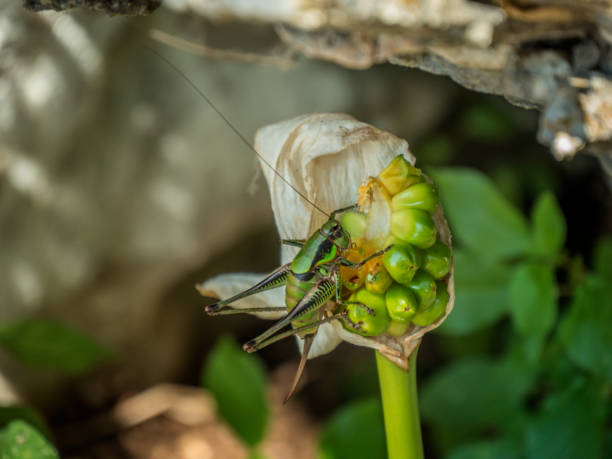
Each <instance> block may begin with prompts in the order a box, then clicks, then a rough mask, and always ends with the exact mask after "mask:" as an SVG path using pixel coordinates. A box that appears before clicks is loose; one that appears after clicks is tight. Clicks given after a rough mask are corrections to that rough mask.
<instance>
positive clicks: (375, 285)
mask: <svg viewBox="0 0 612 459" xmlns="http://www.w3.org/2000/svg"><path fill="white" fill-rule="evenodd" d="M391 284H393V279H391V276H390V275H389V273H388V272H387V270H386V269H385V268H384V267H383V265H382V263H380V262H377V263H375V264H374V265H373V266H372V267H371V268H370V269H369V270H368V274H366V278H365V288H366V289H367V290H368V291H370V292H372V293H378V294H381V295H382V294H383V293H385V292H386V291H387V289H388V288H389V287H391Z"/></svg>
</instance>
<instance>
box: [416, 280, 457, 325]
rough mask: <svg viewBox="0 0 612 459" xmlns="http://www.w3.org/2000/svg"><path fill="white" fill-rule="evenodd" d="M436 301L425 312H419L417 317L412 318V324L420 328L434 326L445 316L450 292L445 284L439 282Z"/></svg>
mask: <svg viewBox="0 0 612 459" xmlns="http://www.w3.org/2000/svg"><path fill="white" fill-rule="evenodd" d="M436 284H437V287H436V288H437V291H438V294H437V295H436V300H435V301H434V302H433V304H432V305H431V306H429V307H428V308H425V309H423V310H419V312H417V313H416V315H415V316H414V317H413V318H412V323H413V324H415V325H418V326H420V327H426V326H427V325H430V324H433V323H434V322H435V321H436V320H438V319H439V318H440V317H442V316H443V315H444V313H445V312H446V305H447V304H448V299H449V295H448V291H447V290H446V285H444V283H443V282H437V283H436Z"/></svg>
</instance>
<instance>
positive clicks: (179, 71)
mask: <svg viewBox="0 0 612 459" xmlns="http://www.w3.org/2000/svg"><path fill="white" fill-rule="evenodd" d="M144 46H145V48H147V49H148V50H149V51H151V52H152V53H153V54H155V55H156V56H157V57H159V58H160V59H161V60H163V61H164V62H165V63H166V64H168V65H169V66H170V68H171V69H172V70H174V71H175V72H176V73H177V74H178V75H179V76H180V77H181V78H182V79H183V80H185V82H186V83H187V84H188V85H189V86H191V88H192V89H193V90H194V91H195V92H197V93H198V94H199V95H200V96H201V97H202V99H204V100H205V101H206V102H207V103H208V105H210V107H211V108H212V109H213V110H214V111H215V112H216V113H217V115H219V118H221V119H222V120H223V121H225V124H227V125H228V126H229V128H230V129H231V130H232V131H234V133H235V134H236V135H237V136H238V137H239V138H240V140H242V141H243V142H244V143H245V144H246V146H248V147H249V148H250V149H251V150H252V151H253V153H255V154H256V155H257V157H258V158H259V159H260V160H261V162H263V163H264V164H265V165H266V166H268V167H269V168H270V169H271V170H272V172H274V173H275V174H276V175H277V176H278V178H280V179H281V180H282V181H283V182H285V183H286V184H287V185H288V186H289V187H290V188H291V189H292V190H293V191H295V192H296V193H297V194H298V195H299V196H300V197H301V198H302V199H303V200H304V201H306V202H307V203H308V204H310V205H311V206H312V207H314V208H315V209H317V210H318V211H319V212H321V213H322V214H324V215H325V216H327V217H329V214H328V213H327V212H325V211H324V210H323V209H321V208H320V207H319V206H317V205H316V204H315V203H314V202H312V201H311V200H310V199H308V198H307V197H306V196H305V195H304V194H303V193H302V192H301V191H300V190H298V189H297V188H296V187H294V186H293V185H292V184H291V183H290V182H289V181H288V180H287V179H286V178H285V177H283V176H282V175H281V173H280V172H278V171H277V170H276V169H275V168H274V167H273V166H272V164H270V163H269V162H268V161H267V160H266V158H264V157H263V156H262V155H261V154H259V153H258V152H257V150H255V148H254V147H253V145H251V143H250V142H249V141H248V140H247V139H246V138H245V137H244V136H243V135H242V134H241V133H240V131H239V130H238V129H236V128H235V127H234V125H233V124H232V123H230V121H229V120H228V119H227V118H226V117H225V116H224V115H223V113H221V110H219V109H218V108H217V106H216V105H215V104H213V102H212V101H211V100H210V99H209V98H208V96H207V95H206V94H204V92H203V91H202V90H201V89H200V88H198V87H197V86H196V85H195V83H194V82H193V81H191V80H190V79H189V78H187V75H185V73H184V72H183V71H182V70H181V69H180V68H178V67H177V66H176V65H174V63H173V62H172V61H170V60H169V59H168V58H167V57H165V56H164V55H163V54H161V53H159V52H158V51H156V50H154V49H153V48H151V47H150V46H147V45H144Z"/></svg>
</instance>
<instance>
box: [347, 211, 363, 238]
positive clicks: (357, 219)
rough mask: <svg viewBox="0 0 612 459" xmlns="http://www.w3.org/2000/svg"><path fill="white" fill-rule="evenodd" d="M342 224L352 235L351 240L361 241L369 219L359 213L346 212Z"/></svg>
mask: <svg viewBox="0 0 612 459" xmlns="http://www.w3.org/2000/svg"><path fill="white" fill-rule="evenodd" d="M340 223H341V224H342V228H344V229H345V230H346V231H348V233H349V234H350V235H351V239H359V238H361V237H362V236H363V233H364V231H365V228H366V224H367V217H366V216H365V215H364V214H361V213H359V212H354V211H349V212H344V213H343V214H342V218H341V219H340Z"/></svg>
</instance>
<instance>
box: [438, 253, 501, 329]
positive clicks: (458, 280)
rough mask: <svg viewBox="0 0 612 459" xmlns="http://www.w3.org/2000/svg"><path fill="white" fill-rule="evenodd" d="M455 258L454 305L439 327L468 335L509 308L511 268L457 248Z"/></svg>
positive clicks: (496, 318) (486, 324)
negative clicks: (508, 293)
mask: <svg viewBox="0 0 612 459" xmlns="http://www.w3.org/2000/svg"><path fill="white" fill-rule="evenodd" d="M453 260H454V263H455V307H454V308H453V312H452V313H451V314H450V315H449V316H448V317H447V318H446V320H445V321H444V322H443V323H442V325H441V326H440V328H438V329H437V331H438V332H440V333H442V334H447V335H466V334H468V333H471V332H473V331H475V330H478V329H481V328H483V327H486V326H488V325H490V324H492V323H494V322H496V321H497V320H498V319H499V318H500V317H501V316H502V315H503V314H504V313H505V312H506V311H507V308H508V306H507V305H508V301H507V298H506V297H507V293H506V292H507V289H508V281H509V279H510V271H509V270H508V268H506V267H505V266H503V265H501V264H491V263H486V262H484V261H483V260H481V259H479V258H478V257H477V256H476V255H474V254H471V253H469V252H467V251H464V250H460V249H456V250H454V253H453Z"/></svg>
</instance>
